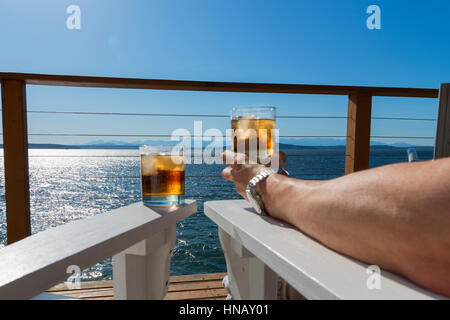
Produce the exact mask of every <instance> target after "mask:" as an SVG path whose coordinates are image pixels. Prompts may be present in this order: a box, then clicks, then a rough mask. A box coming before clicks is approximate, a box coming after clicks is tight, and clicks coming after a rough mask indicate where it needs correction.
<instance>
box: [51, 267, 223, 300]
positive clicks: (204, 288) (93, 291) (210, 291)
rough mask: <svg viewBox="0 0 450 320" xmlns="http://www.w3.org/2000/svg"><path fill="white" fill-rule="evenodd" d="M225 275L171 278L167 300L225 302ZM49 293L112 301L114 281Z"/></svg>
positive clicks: (194, 275) (88, 284)
mask: <svg viewBox="0 0 450 320" xmlns="http://www.w3.org/2000/svg"><path fill="white" fill-rule="evenodd" d="M225 275H226V274H225V273H207V274H189V275H184V276H172V277H170V284H169V289H168V293H167V295H166V297H165V300H224V299H225V297H226V296H227V291H226V290H225V288H223V286H222V279H223V277H224V276H225ZM47 292H50V293H54V294H60V295H65V296H70V297H75V298H79V299H87V300H112V299H113V298H114V290H113V281H112V280H106V281H89V282H81V288H80V289H73V290H67V287H66V285H65V284H64V283H62V284H58V285H56V286H54V287H52V288H51V289H49V290H47Z"/></svg>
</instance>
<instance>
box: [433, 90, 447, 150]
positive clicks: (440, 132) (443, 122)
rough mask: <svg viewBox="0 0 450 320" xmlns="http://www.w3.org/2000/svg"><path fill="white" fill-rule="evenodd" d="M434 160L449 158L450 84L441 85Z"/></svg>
mask: <svg viewBox="0 0 450 320" xmlns="http://www.w3.org/2000/svg"><path fill="white" fill-rule="evenodd" d="M437 119H438V120H437V126H436V142H435V147H434V158H435V159H439V158H444V157H450V83H445V84H442V85H441V90H440V92H439V110H438V118H437Z"/></svg>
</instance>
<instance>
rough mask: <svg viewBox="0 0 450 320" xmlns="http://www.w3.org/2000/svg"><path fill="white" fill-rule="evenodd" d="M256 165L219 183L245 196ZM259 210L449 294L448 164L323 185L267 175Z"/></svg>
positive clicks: (411, 166)
mask: <svg viewBox="0 0 450 320" xmlns="http://www.w3.org/2000/svg"><path fill="white" fill-rule="evenodd" d="M261 169H262V167H261V166H259V165H232V166H230V167H228V168H226V169H225V170H224V172H223V176H224V178H226V179H228V180H231V181H233V182H234V183H235V184H236V189H237V191H238V192H239V193H240V194H242V195H244V196H245V192H244V193H243V190H245V186H246V184H247V182H248V181H249V179H251V178H252V177H253V176H254V175H255V174H256V173H258V172H259V171H260V170H261ZM257 192H258V193H259V194H260V195H261V196H262V199H263V202H264V206H265V208H266V210H267V211H268V212H269V214H270V215H271V216H273V217H275V218H278V219H281V220H285V221H287V222H289V223H291V224H293V225H294V226H296V227H297V228H299V229H300V230H302V231H303V232H305V233H306V234H308V235H310V236H311V237H313V238H315V239H316V240H318V241H320V242H321V243H323V244H324V245H326V246H328V247H330V248H332V249H334V250H336V251H339V252H342V253H344V254H347V255H349V256H352V257H355V258H357V259H360V260H362V261H365V262H367V263H369V264H375V265H378V266H380V267H381V268H385V269H388V270H391V271H393V272H396V273H398V274H402V275H404V276H406V277H407V278H409V279H411V280H412V281H414V282H416V283H418V284H420V285H422V286H423V287H425V288H427V289H429V290H432V291H435V292H438V293H440V294H444V295H446V296H450V159H442V160H437V161H427V162H415V163H404V164H395V165H388V166H384V167H379V168H375V169H370V170H366V171H361V172H357V173H353V174H350V175H346V176H344V177H340V178H337V179H333V180H328V181H321V182H318V181H307V180H298V179H293V178H289V177H285V176H282V175H278V174H276V175H272V176H270V177H269V178H267V179H266V180H264V181H263V182H261V183H260V184H259V185H258V186H257Z"/></svg>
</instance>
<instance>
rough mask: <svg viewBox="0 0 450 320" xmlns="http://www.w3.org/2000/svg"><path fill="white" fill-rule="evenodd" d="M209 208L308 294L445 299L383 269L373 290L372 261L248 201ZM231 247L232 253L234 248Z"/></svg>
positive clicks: (212, 203)
mask: <svg viewBox="0 0 450 320" xmlns="http://www.w3.org/2000/svg"><path fill="white" fill-rule="evenodd" d="M204 208H205V214H206V215H207V216H208V217H209V218H210V219H212V220H213V221H214V222H215V223H216V224H217V225H218V226H219V228H220V229H223V231H224V232H226V233H227V234H228V235H229V236H230V237H231V238H233V239H235V240H237V241H239V242H240V243H241V244H242V246H244V247H245V248H246V249H247V250H248V251H250V252H251V253H252V254H253V255H255V256H256V257H258V259H259V260H261V261H262V262H263V263H264V264H265V265H267V266H268V267H269V268H270V269H272V270H273V271H274V272H275V273H277V274H278V275H279V276H281V277H282V278H283V279H285V280H286V281H287V282H288V283H289V284H290V285H291V286H292V287H294V288H295V289H296V290H297V291H299V292H300V293H301V294H302V295H304V296H305V297H306V298H307V299H445V298H444V297H442V296H439V295H437V294H434V293H432V292H429V291H427V290H424V289H422V288H420V287H418V286H416V285H414V284H413V283H411V282H410V281H408V280H406V279H404V278H402V277H399V276H397V275H394V274H392V273H390V272H388V271H384V270H381V278H380V281H381V289H379V290H378V289H372V290H370V289H368V287H367V281H368V279H369V276H371V274H368V273H367V267H368V265H367V264H365V263H362V262H360V261H357V260H355V259H351V258H349V257H347V256H344V255H342V254H339V253H337V252H335V251H333V250H330V249H328V248H326V247H325V246H323V245H321V244H320V243H318V242H317V241H314V240H313V239H311V238H309V237H308V236H306V235H305V234H303V233H302V232H300V231H299V230H298V229H296V228H294V227H292V226H290V225H289V224H287V223H283V222H281V221H279V220H275V219H272V218H270V217H261V216H259V215H257V214H256V213H255V211H254V210H253V208H251V206H250V205H249V203H248V202H247V201H245V200H225V201H210V202H206V203H205V206H204ZM226 250H227V255H228V254H229V253H230V251H231V250H228V249H226ZM231 257H232V256H231V255H229V258H231ZM232 259H234V257H233V258H232ZM231 263H232V262H231V261H230V262H229V264H230V265H231ZM232 269H234V268H233V267H232ZM231 281H233V279H231Z"/></svg>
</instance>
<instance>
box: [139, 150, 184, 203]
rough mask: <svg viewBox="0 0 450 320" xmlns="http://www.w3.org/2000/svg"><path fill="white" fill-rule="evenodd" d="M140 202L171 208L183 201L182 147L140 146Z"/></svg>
mask: <svg viewBox="0 0 450 320" xmlns="http://www.w3.org/2000/svg"><path fill="white" fill-rule="evenodd" d="M139 153H140V158H141V186H142V201H143V202H144V204H146V205H148V206H158V207H171V206H178V205H181V204H182V203H183V202H184V179H185V162H184V149H183V148H179V147H178V148H174V147H171V146H142V147H140V148H139Z"/></svg>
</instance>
